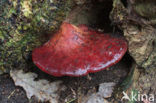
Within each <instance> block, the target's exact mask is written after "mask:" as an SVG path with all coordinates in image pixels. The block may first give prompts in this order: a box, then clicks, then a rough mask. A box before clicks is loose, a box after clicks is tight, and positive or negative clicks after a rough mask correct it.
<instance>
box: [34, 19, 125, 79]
mask: <svg viewBox="0 0 156 103" xmlns="http://www.w3.org/2000/svg"><path fill="white" fill-rule="evenodd" d="M126 51H127V42H126V41H125V40H124V39H123V38H118V37H113V36H111V35H109V34H103V33H101V32H97V31H94V30H91V29H89V28H88V27H87V26H85V25H79V26H78V27H76V26H74V25H72V24H69V23H67V22H64V23H63V24H62V25H61V28H60V30H59V31H58V32H57V33H56V34H55V35H54V36H53V37H52V38H51V39H50V40H49V41H48V42H47V43H45V44H44V45H43V46H41V47H39V48H36V49H34V50H33V53H32V59H33V62H34V63H35V65H37V66H38V67H39V68H40V69H41V70H42V71H44V72H46V73H48V74H50V75H53V76H83V75H87V74H88V73H94V72H98V71H100V70H104V69H106V68H108V67H110V66H112V65H114V64H116V63H117V62H118V61H119V60H120V59H121V58H122V57H123V55H124V54H125V52H126Z"/></svg>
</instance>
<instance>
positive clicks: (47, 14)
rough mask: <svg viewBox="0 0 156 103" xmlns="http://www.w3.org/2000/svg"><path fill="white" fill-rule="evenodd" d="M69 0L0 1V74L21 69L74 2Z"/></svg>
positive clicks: (56, 26)
mask: <svg viewBox="0 0 156 103" xmlns="http://www.w3.org/2000/svg"><path fill="white" fill-rule="evenodd" d="M70 1H71V0H67V1H64V0H59V1H58V0H20V1H19V0H14V1H9V0H2V3H1V4H0V8H1V11H0V24H1V25H0V43H1V47H0V56H1V57H0V73H2V72H7V71H9V70H10V68H24V67H26V66H27V65H29V64H27V62H28V61H29V60H30V58H31V51H32V50H33V49H34V48H35V47H37V46H39V45H41V44H42V43H43V42H44V41H45V39H43V36H44V34H46V33H49V32H51V31H54V30H55V29H57V28H58V26H59V25H60V23H61V22H62V21H63V20H64V19H65V17H66V15H67V14H68V12H69V11H70V8H71V7H72V6H73V5H74V4H73V3H72V2H70Z"/></svg>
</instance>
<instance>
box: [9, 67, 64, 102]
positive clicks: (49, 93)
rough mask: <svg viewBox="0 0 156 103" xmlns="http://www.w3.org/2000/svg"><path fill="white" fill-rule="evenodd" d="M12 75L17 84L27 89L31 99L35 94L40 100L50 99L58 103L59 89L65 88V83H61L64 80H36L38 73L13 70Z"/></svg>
mask: <svg viewBox="0 0 156 103" xmlns="http://www.w3.org/2000/svg"><path fill="white" fill-rule="evenodd" d="M10 76H11V77H12V78H13V80H14V82H15V85H16V86H21V87H23V88H24V90H25V91H26V95H27V97H28V98H29V99H30V98H31V97H32V96H35V97H36V98H37V99H38V100H39V101H42V102H44V101H49V102H50V103H58V99H59V94H58V92H57V91H58V90H65V88H66V87H65V86H64V85H60V84H61V83H62V81H55V82H49V81H48V80H45V79H42V80H38V81H36V80H34V79H35V78H37V74H35V73H32V72H28V73H24V72H23V70H11V71H10Z"/></svg>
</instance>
